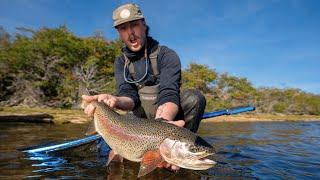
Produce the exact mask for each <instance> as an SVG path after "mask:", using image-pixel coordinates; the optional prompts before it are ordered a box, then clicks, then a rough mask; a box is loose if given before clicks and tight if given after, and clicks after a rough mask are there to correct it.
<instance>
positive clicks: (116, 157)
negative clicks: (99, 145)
mask: <svg viewBox="0 0 320 180" xmlns="http://www.w3.org/2000/svg"><path fill="white" fill-rule="evenodd" d="M112 160H115V161H120V162H123V157H121V156H120V155H118V154H117V153H116V152H115V151H114V150H111V151H110V153H109V157H108V162H107V166H108V165H109V164H110V162H111V161H112Z"/></svg>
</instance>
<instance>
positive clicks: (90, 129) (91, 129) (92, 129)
mask: <svg viewBox="0 0 320 180" xmlns="http://www.w3.org/2000/svg"><path fill="white" fill-rule="evenodd" d="M93 134H97V131H96V128H95V126H94V120H93V119H92V120H91V121H90V123H89V125H88V127H87V131H86V136H90V135H93Z"/></svg>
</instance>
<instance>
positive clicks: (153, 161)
mask: <svg viewBox="0 0 320 180" xmlns="http://www.w3.org/2000/svg"><path fill="white" fill-rule="evenodd" d="M163 162H164V159H163V158H162V156H161V154H160V152H159V150H153V151H148V152H146V153H145V154H144V155H143V158H142V161H141V164H140V170H139V174H138V177H141V176H144V175H146V174H148V173H150V172H151V171H153V170H154V169H156V168H157V167H158V166H160V165H161V164H162V163H163Z"/></svg>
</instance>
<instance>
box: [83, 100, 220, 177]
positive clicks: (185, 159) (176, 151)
mask: <svg viewBox="0 0 320 180" xmlns="http://www.w3.org/2000/svg"><path fill="white" fill-rule="evenodd" d="M91 104H93V105H94V106H95V107H96V109H95V112H94V118H93V119H94V126H95V130H96V131H97V132H98V133H99V134H100V135H101V136H102V137H103V139H104V140H105V141H106V142H107V143H108V145H109V146H110V147H111V149H112V151H111V153H110V154H109V159H108V163H107V165H108V164H109V163H110V161H111V160H112V159H113V158H114V157H115V155H120V156H122V157H123V158H125V159H128V160H130V161H135V162H141V166H140V170H139V174H138V177H141V176H144V175H146V174H148V173H149V172H151V171H153V170H154V169H155V168H157V166H158V165H160V164H162V163H163V162H164V161H166V162H168V163H171V164H173V165H176V166H179V167H182V168H186V169H193V170H206V169H209V168H211V167H212V166H214V165H215V164H216V162H214V161H213V160H210V159H208V158H207V157H208V156H209V155H212V154H214V149H213V147H212V146H211V145H209V144H208V143H207V142H206V141H205V140H203V139H202V138H201V137H199V136H197V135H196V134H194V133H192V132H191V131H189V130H187V129H185V128H181V127H177V126H175V125H172V124H169V123H166V122H163V121H158V120H150V119H142V118H138V117H136V116H134V115H120V114H118V113H117V112H115V111H114V110H112V109H111V108H110V107H108V106H107V105H105V104H104V103H101V102H97V101H94V102H91ZM85 106H86V104H82V107H83V108H85Z"/></svg>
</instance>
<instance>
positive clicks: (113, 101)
mask: <svg viewBox="0 0 320 180" xmlns="http://www.w3.org/2000/svg"><path fill="white" fill-rule="evenodd" d="M82 99H83V100H84V101H86V102H87V103H90V102H92V101H98V102H103V103H105V104H106V105H108V106H109V107H111V108H116V107H117V104H118V103H119V100H118V97H116V96H113V95H110V94H99V95H94V96H87V95H82ZM94 110H95V107H94V106H93V105H91V104H89V105H88V106H87V107H86V108H85V109H84V113H85V114H87V115H88V116H93V113H94Z"/></svg>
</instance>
